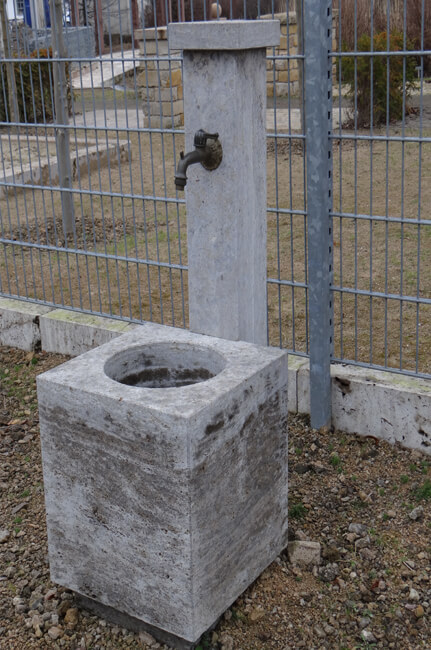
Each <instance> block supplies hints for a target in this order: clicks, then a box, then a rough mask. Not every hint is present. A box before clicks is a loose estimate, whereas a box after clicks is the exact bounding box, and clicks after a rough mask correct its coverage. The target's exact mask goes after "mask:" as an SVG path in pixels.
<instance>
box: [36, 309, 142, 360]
mask: <svg viewBox="0 0 431 650" xmlns="http://www.w3.org/2000/svg"><path fill="white" fill-rule="evenodd" d="M39 325H40V341H41V347H42V350H44V351H45V352H54V353H58V352H61V354H68V355H70V356H71V357H76V356H78V355H79V354H83V353H84V352H87V351H88V350H91V349H92V348H94V347H96V346H98V345H102V344H103V343H107V342H108V341H111V340H112V339H114V338H116V337H117V336H121V335H122V334H125V333H127V332H130V330H131V329H134V328H135V327H138V325H135V324H133V323H127V322H124V321H119V320H114V319H113V318H105V317H102V316H94V315H92V314H80V313H78V312H74V311H67V310H65V309H53V310H52V311H50V312H49V313H48V314H45V315H44V316H42V317H41V318H40V321H39Z"/></svg>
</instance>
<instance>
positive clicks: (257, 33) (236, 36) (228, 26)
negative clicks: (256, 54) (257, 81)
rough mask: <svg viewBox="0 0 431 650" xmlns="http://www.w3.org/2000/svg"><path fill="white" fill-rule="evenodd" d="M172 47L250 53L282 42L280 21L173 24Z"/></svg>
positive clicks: (170, 35) (171, 27)
mask: <svg viewBox="0 0 431 650" xmlns="http://www.w3.org/2000/svg"><path fill="white" fill-rule="evenodd" d="M168 34H169V47H170V48H171V49H174V50H202V51H204V50H251V49H259V48H266V47H275V46H276V45H279V43H280V21H279V20H226V21H214V22H203V21H196V22H193V23H171V24H170V25H169V28H168Z"/></svg>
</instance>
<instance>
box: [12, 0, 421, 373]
mask: <svg viewBox="0 0 431 650" xmlns="http://www.w3.org/2000/svg"><path fill="white" fill-rule="evenodd" d="M307 3H308V4H309V5H315V6H316V7H317V5H319V3H316V2H315V0H304V3H303V2H302V0H293V1H291V2H288V3H287V6H286V2H284V4H283V3H277V2H275V1H274V0H273V1H271V0H269V1H264V0H260V1H259V0H253V1H252V2H250V0H246V1H243V0H241V1H239V2H236V1H234V0H226V1H222V2H216V3H214V4H211V3H210V2H209V1H208V0H204V1H202V0H184V1H183V2H181V1H178V2H170V1H169V2H168V1H167V0H165V1H161V2H160V1H157V2H156V0H152V1H147V2H144V1H143V0H109V1H107V2H102V1H101V0H70V1H69V2H62V1H61V0H51V1H50V2H49V3H46V2H42V0H41V1H40V2H36V1H35V2H34V3H30V5H29V6H28V7H27V4H26V3H24V4H20V3H16V2H6V0H1V1H0V9H1V12H0V13H1V17H2V22H1V25H2V40H1V49H2V52H3V53H2V60H1V62H0V77H1V78H0V83H1V86H0V120H1V122H0V152H1V159H2V160H1V166H0V251H1V252H0V294H1V295H3V296H11V297H15V298H20V299H23V300H28V301H35V302H40V303H43V304H47V305H52V306H60V307H64V308H67V309H72V310H77V311H81V312H88V313H92V314H99V315H107V316H110V317H112V318H118V319H122V320H130V321H136V322H140V321H143V320H154V321H158V322H162V323H166V324H168V325H176V326H180V327H187V325H188V316H187V311H188V310H187V305H188V295H187V241H186V212H185V202H184V198H183V196H182V195H180V194H178V193H177V191H176V189H175V185H174V171H175V161H176V160H177V159H178V157H179V152H180V150H181V149H182V148H183V144H184V130H183V128H182V124H183V113H182V83H181V79H182V76H181V53H180V52H175V51H170V50H169V48H168V42H167V31H166V23H167V22H169V21H177V20H211V19H224V18H227V19H230V18H247V19H250V20H252V19H255V18H257V17H262V16H265V15H268V16H274V15H275V16H276V17H278V18H279V19H280V20H281V30H282V35H281V43H280V47H279V48H271V49H270V50H268V52H267V94H268V100H267V114H266V115H267V169H268V212H267V219H268V244H267V256H268V324H269V342H270V344H272V345H277V346H278V345H280V346H283V347H286V348H288V349H289V350H291V351H292V352H294V353H296V354H300V355H308V354H309V350H310V347H309V340H310V333H309V300H308V298H309V295H308V294H309V289H310V286H309V282H310V279H309V259H308V251H309V250H311V249H312V247H311V246H310V240H309V237H310V233H309V231H308V222H307V165H308V174H309V173H310V171H312V169H311V170H310V165H315V171H316V173H317V174H318V173H319V163H318V161H316V160H310V159H309V158H308V159H307V147H306V125H307V115H306V113H305V109H304V88H305V81H304V70H303V62H304V42H305V40H306V36H307V28H308V26H307V23H306V21H304V19H303V18H304V15H308V14H306V13H305V12H304V5H305V6H306V8H307V9H308V8H309V7H307ZM328 6H330V2H328ZM20 10H21V11H22V13H20ZM413 17H415V18H413ZM430 18H431V15H430V9H429V7H428V6H427V5H426V3H425V0H374V1H373V0H371V1H370V2H365V1H362V0H353V1H352V0H334V3H333V6H332V27H329V28H328V31H329V33H328V34H327V38H328V39H329V41H331V45H332V52H329V54H328V66H327V68H328V70H329V73H330V77H332V82H333V84H332V86H333V88H332V89H333V93H334V100H333V101H334V107H333V111H332V129H330V133H329V137H328V142H327V145H328V146H327V147H326V149H325V155H328V152H329V151H330V149H331V146H330V145H332V166H333V169H331V170H330V173H331V178H330V179H328V191H331V195H332V196H331V198H332V212H331V215H330V217H331V220H332V232H331V234H330V237H329V239H328V237H327V236H325V241H323V242H320V245H322V246H328V245H329V246H330V248H331V251H330V253H331V256H332V259H331V263H330V268H328V269H327V283H328V286H329V285H330V286H331V294H332V303H333V326H332V327H333V333H332V332H329V330H328V326H327V325H326V324H325V326H322V333H321V336H322V337H323V338H324V337H327V336H328V335H331V336H332V334H333V359H334V360H340V361H345V362H349V363H350V362H351V363H356V364H360V365H365V366H372V367H382V368H388V369H391V370H395V371H399V372H405V373H410V374H415V375H424V376H429V375H430V373H431V369H430V358H431V355H430V347H431V346H430V343H431V334H430V332H431V329H430V325H429V322H430V309H431V295H430V280H431V278H430V271H429V268H428V267H429V265H427V264H426V260H427V254H428V248H429V243H430V241H431V239H430V232H431V231H430V225H431V220H430V219H429V218H428V217H429V215H428V210H427V207H428V206H429V204H430V202H429V198H430V197H429V191H430V190H429V187H428V185H429V183H427V178H428V177H429V172H430V164H431V163H430V155H429V147H430V142H431V84H430V83H429V82H428V77H429V76H430V75H431V63H430V61H431V56H430V55H431V50H430V47H431V34H430V28H429V25H430V24H431V23H430ZM62 80H63V81H62ZM428 100H430V101H428ZM327 101H328V97H323V98H322V102H327ZM324 129H325V131H324V132H325V134H326V132H327V129H328V127H327V124H325V125H324ZM312 243H313V245H314V246H319V242H316V241H314V242H312Z"/></svg>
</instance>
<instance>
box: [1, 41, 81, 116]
mask: <svg viewBox="0 0 431 650" xmlns="http://www.w3.org/2000/svg"><path fill="white" fill-rule="evenodd" d="M51 57H52V51H51V49H49V50H47V49H42V50H36V51H34V52H32V54H31V55H30V58H31V59H34V61H17V62H16V63H14V71H15V83H16V91H17V101H18V108H19V119H20V122H23V123H40V122H47V123H49V122H53V121H54V90H53V84H54V81H53V69H52V68H53V63H52V61H51V60H50V59H51ZM68 72H69V71H68V64H66V78H67V79H68V88H67V99H68V110H69V112H70V109H71V103H72V92H71V88H70V77H69V74H68ZM8 97H9V89H8V84H7V71H6V64H5V63H2V62H0V120H1V121H2V122H5V121H11V116H10V115H9V112H10V111H9V103H8ZM5 103H6V105H5Z"/></svg>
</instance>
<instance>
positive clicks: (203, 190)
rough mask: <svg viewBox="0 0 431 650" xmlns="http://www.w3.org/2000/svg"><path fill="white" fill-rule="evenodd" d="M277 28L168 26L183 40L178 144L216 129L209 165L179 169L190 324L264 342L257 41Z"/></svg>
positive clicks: (261, 70) (262, 92) (262, 110)
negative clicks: (212, 165) (215, 157)
mask: <svg viewBox="0 0 431 650" xmlns="http://www.w3.org/2000/svg"><path fill="white" fill-rule="evenodd" d="M198 27H199V28H198ZM190 28H191V29H190ZM279 37H280V26H279V23H278V21H238V22H235V21H234V22H231V21H226V22H223V21H222V22H208V23H203V24H199V25H196V23H193V24H185V23H181V24H180V23H178V24H175V25H170V26H169V43H170V47H175V48H178V49H183V48H185V49H184V56H183V86H184V120H185V132H186V150H187V151H190V150H192V149H193V138H194V134H195V132H196V131H197V130H198V129H204V130H205V131H208V132H210V133H214V132H218V133H219V139H220V142H221V145H222V147H223V160H222V162H221V164H220V166H219V167H218V168H217V169H216V170H214V171H208V170H206V169H204V167H203V166H202V165H199V164H196V165H193V166H191V167H189V169H188V170H187V175H188V181H187V185H186V188H185V195H186V207H187V242H188V244H187V245H188V269H189V271H188V282H189V315H190V316H189V319H190V329H191V330H192V331H194V332H200V333H202V334H210V335H212V336H219V337H222V338H225V339H230V340H234V341H235V340H242V341H250V342H253V343H258V344H261V345H265V344H266V343H267V321H266V310H267V301H266V153H265V152H266V137H265V136H266V129H265V120H266V59H265V54H266V50H265V47H266V46H267V45H268V46H269V45H272V44H275V43H276V42H278V41H279ZM277 39H278V40H277ZM238 48H239V49H238ZM246 48H256V49H246Z"/></svg>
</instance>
